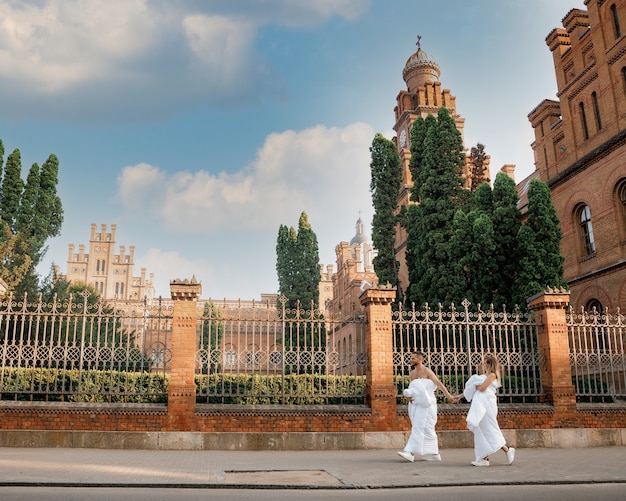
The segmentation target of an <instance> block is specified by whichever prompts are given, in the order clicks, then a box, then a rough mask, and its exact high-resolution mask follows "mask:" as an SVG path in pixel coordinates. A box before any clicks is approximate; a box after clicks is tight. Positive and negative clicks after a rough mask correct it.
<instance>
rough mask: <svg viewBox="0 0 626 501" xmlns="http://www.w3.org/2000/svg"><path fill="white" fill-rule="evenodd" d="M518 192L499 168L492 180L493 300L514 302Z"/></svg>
mask: <svg viewBox="0 0 626 501" xmlns="http://www.w3.org/2000/svg"><path fill="white" fill-rule="evenodd" d="M517 201H518V194H517V189H516V188H515V181H513V179H511V178H510V177H509V176H507V175H506V174H505V173H504V172H498V174H497V175H496V179H495V181H494V183H493V211H492V214H491V219H492V221H493V229H494V241H495V246H496V247H495V250H494V253H493V260H494V265H495V266H494V268H493V273H494V279H493V283H494V287H495V288H494V291H493V299H492V302H493V304H494V305H495V306H496V307H498V308H500V307H501V306H502V305H510V306H511V307H514V306H515V305H516V303H515V300H514V282H515V277H516V276H517V273H518V268H519V241H518V234H519V231H520V227H521V218H522V214H521V212H520V211H519V209H518V208H517Z"/></svg>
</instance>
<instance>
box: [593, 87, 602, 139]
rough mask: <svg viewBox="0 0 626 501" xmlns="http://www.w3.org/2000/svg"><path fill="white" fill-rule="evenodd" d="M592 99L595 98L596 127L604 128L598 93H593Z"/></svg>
mask: <svg viewBox="0 0 626 501" xmlns="http://www.w3.org/2000/svg"><path fill="white" fill-rule="evenodd" d="M591 99H592V100H593V113H594V115H595V117H596V127H597V129H598V130H602V118H600V105H599V104H598V95H597V94H596V93H595V91H594V92H592V93H591Z"/></svg>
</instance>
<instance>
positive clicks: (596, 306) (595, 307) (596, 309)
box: [585, 297, 604, 315]
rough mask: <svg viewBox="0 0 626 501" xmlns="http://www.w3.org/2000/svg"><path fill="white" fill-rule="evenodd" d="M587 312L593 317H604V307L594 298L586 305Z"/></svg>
mask: <svg viewBox="0 0 626 501" xmlns="http://www.w3.org/2000/svg"><path fill="white" fill-rule="evenodd" d="M585 311H586V312H587V313H589V314H592V315H602V313H603V312H604V307H603V306H602V303H601V302H600V300H599V299H596V298H595V297H594V298H591V299H590V300H589V301H587V304H585Z"/></svg>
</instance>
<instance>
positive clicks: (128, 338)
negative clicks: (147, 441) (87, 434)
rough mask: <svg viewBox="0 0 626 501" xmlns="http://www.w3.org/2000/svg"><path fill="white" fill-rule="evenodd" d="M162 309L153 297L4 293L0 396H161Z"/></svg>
mask: <svg viewBox="0 0 626 501" xmlns="http://www.w3.org/2000/svg"><path fill="white" fill-rule="evenodd" d="M168 322H171V313H169V314H168V312H167V311H165V309H164V308H162V307H161V305H160V304H158V305H156V306H151V305H148V304H144V303H141V302H128V303H121V302H115V303H111V302H103V301H94V300H93V297H92V296H90V294H89V293H88V292H85V293H83V294H81V295H78V296H70V297H69V300H68V301H66V302H59V301H57V300H56V297H55V300H54V301H52V302H50V303H46V302H43V301H41V298H39V300H38V301H37V302H32V303H31V302H28V301H27V298H26V297H24V298H23V300H21V301H19V300H14V299H13V298H12V297H8V298H7V299H6V300H5V301H4V302H2V303H1V305H0V363H1V367H0V399H4V400H9V399H10V400H43V401H89V402H164V401H166V399H167V377H166V364H167V359H168V349H167V348H166V347H167V346H168V344H167V339H166V333H167V332H168V330H170V329H171V327H169V326H168V325H167V324H168Z"/></svg>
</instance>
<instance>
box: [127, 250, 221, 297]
mask: <svg viewBox="0 0 626 501" xmlns="http://www.w3.org/2000/svg"><path fill="white" fill-rule="evenodd" d="M136 260H137V262H138V263H141V266H142V267H144V268H146V270H147V272H148V273H150V274H152V273H153V274H154V281H155V283H154V285H155V289H156V291H157V295H162V296H167V295H168V294H169V290H170V285H169V284H170V281H172V280H177V279H181V280H184V279H186V278H188V279H191V278H192V277H194V276H195V277H196V279H197V280H198V281H200V282H204V283H210V282H211V281H212V279H213V278H214V274H215V270H214V266H213V265H211V264H209V263H208V262H206V261H205V260H203V259H189V258H187V257H184V256H182V255H181V254H180V252H178V251H163V250H160V249H155V248H151V249H149V250H148V252H147V253H146V254H145V255H143V256H141V257H139V258H137V259H136ZM137 272H138V270H135V273H137ZM172 274H174V275H172Z"/></svg>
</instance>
